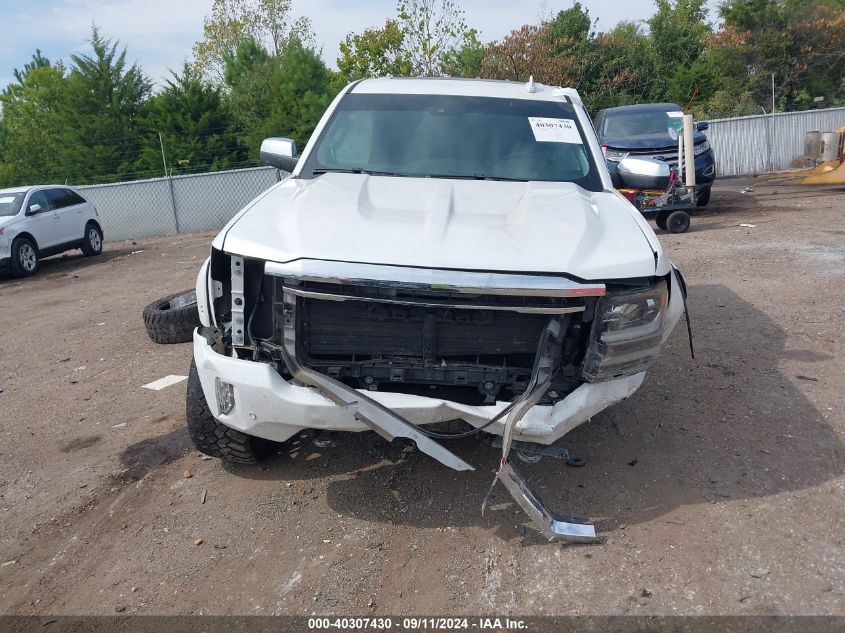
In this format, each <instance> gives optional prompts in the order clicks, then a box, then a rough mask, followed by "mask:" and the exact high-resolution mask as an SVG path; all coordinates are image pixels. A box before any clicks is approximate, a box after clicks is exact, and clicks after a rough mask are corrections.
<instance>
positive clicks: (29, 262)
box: [11, 237, 40, 277]
mask: <svg viewBox="0 0 845 633" xmlns="http://www.w3.org/2000/svg"><path fill="white" fill-rule="evenodd" d="M39 265H40V262H39V261H38V249H37V248H36V247H35V244H34V243H33V242H32V241H31V240H29V239H27V238H25V237H19V238H17V239H16V240H15V241H14V242H12V263H11V266H12V276H14V277H29V276H30V275H34V274H35V273H37V272H38V266H39Z"/></svg>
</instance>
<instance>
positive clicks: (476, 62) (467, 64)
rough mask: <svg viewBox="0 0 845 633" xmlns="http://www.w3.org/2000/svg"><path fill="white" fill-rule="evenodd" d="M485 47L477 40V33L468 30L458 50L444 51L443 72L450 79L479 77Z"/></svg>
mask: <svg viewBox="0 0 845 633" xmlns="http://www.w3.org/2000/svg"><path fill="white" fill-rule="evenodd" d="M486 50H487V47H486V46H485V45H484V44H483V43H482V42H481V40H480V39H478V31H476V30H475V29H469V30H468V31H467V32H466V33H465V34H464V38H463V42H462V43H461V44H460V46H459V47H458V48H454V49H451V50H448V51H446V53H445V54H444V56H443V72H444V73H445V74H446V75H449V76H450V77H479V76H481V67H482V65H483V63H484V53H485V51H486Z"/></svg>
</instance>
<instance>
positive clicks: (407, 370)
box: [208, 251, 671, 542]
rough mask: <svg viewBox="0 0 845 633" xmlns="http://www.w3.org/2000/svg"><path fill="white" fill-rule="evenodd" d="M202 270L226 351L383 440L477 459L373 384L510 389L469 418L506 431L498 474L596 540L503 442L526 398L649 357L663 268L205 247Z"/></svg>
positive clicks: (442, 456) (528, 504)
mask: <svg viewBox="0 0 845 633" xmlns="http://www.w3.org/2000/svg"><path fill="white" fill-rule="evenodd" d="M208 277H209V293H208V312H209V321H213V325H216V326H217V328H218V330H220V331H222V332H223V340H224V342H225V348H226V350H227V353H228V354H230V355H231V356H232V357H234V358H238V359H242V360H250V361H256V362H260V363H264V364H266V365H269V366H271V367H273V368H274V370H275V371H276V372H277V373H278V375H279V376H280V377H281V378H282V379H284V380H285V381H287V382H289V383H291V384H299V385H304V386H308V387H311V388H313V389H315V390H317V391H318V392H319V393H320V394H322V395H323V396H324V397H325V398H327V399H328V400H330V401H331V402H332V403H334V405H337V406H338V407H341V408H342V409H344V410H345V411H347V412H349V414H350V415H351V416H353V417H354V418H355V420H357V421H359V422H361V423H362V424H363V425H365V427H368V428H370V429H372V430H374V431H376V432H377V433H379V434H380V435H382V436H383V437H385V438H386V439H387V440H392V439H393V438H394V437H406V438H409V439H412V440H413V441H414V442H415V443H416V444H417V446H418V447H419V449H420V450H422V451H423V452H425V453H427V454H428V455H430V456H432V457H434V458H435V459H437V460H438V461H440V462H441V463H443V464H445V465H447V466H449V467H451V468H454V469H456V470H472V466H470V465H469V464H467V463H466V462H465V461H463V460H462V459H461V458H459V457H458V456H456V455H455V454H453V453H452V452H451V451H449V450H448V449H446V448H445V447H444V446H442V445H441V444H440V443H438V442H436V441H435V439H440V438H442V437H445V436H443V434H439V433H433V432H430V431H428V430H427V429H426V428H425V424H424V423H413V422H411V421H409V419H407V418H406V417H404V416H403V415H400V414H399V413H398V412H397V411H395V410H393V409H392V408H390V407H388V406H385V405H384V404H383V403H382V402H379V401H378V400H377V398H378V397H379V396H380V394H382V393H399V394H413V395H416V396H422V397H430V398H440V399H443V400H447V401H449V402H452V403H455V406H462V405H463V406H466V407H491V408H492V407H494V406H500V405H501V404H502V403H506V405H505V406H504V407H503V408H500V410H498V412H497V413H496V415H494V416H492V417H491V418H490V419H489V420H488V421H487V422H485V423H477V422H475V421H473V422H472V424H473V426H475V427H476V428H475V429H474V430H473V431H471V432H470V433H472V432H478V431H481V430H485V431H491V432H495V433H500V434H501V435H502V458H501V465H500V468H499V470H498V472H497V474H496V481H501V482H502V483H503V485H504V486H505V487H506V488H507V490H508V491H509V492H510V493H511V495H513V497H514V498H515V500H516V501H517V503H518V504H519V505H520V507H522V508H523V510H524V511H525V512H526V513H527V514H528V515H529V516H530V517H531V519H532V520H533V521H534V523H535V525H536V527H537V528H538V529H539V530H540V531H541V532H542V533H543V534H544V535H545V536H547V537H548V538H550V539H552V538H562V539H566V540H572V541H579V542H594V541H595V540H596V536H595V528H594V527H593V526H591V525H586V524H581V523H577V522H575V521H573V520H568V519H566V518H564V517H562V516H560V515H557V514H555V513H553V512H551V511H550V510H548V509H547V508H546V507H545V505H544V504H543V502H542V501H541V500H540V498H539V497H538V496H537V495H535V494H534V493H533V492H532V491H531V490H530V488H529V487H528V486H527V484H526V483H525V481H524V480H523V479H522V478H521V477H520V475H519V474H518V473H517V472H516V470H515V469H514V468H513V465H512V464H511V463H510V462H509V461H508V456H509V453H510V450H511V446H512V443H513V439H514V436H515V434H517V433H518V432H519V430H518V427H519V423H520V420H522V419H523V418H524V416H525V415H526V414H527V413H528V412H529V411H530V410H531V409H532V408H533V407H535V406H537V405H545V406H548V407H550V408H551V407H554V405H556V404H557V403H559V402H562V401H563V400H565V399H566V398H567V396H569V395H570V394H572V393H573V392H574V391H576V390H577V389H579V388H581V387H582V386H583V385H585V384H588V383H600V382H604V381H612V380H614V379H617V378H620V377H630V376H636V375H638V374H641V372H643V371H644V370H645V369H646V367H647V366H648V365H649V364H650V363H651V362H653V360H654V358H655V357H656V355H657V351H658V348H659V345H660V343H661V341H662V337H663V336H664V334H665V331H666V327H667V321H668V319H667V317H666V314H667V309H666V308H667V305H668V286H667V281H668V280H670V279H671V273H670V276H668V277H667V278H658V279H638V280H631V281H627V282H626V283H615V284H607V285H606V284H603V283H579V282H576V281H573V280H570V279H568V278H566V277H561V276H550V275H528V274H503V273H479V272H466V271H450V270H436V269H421V268H409V267H399V266H380V265H368V264H351V263H343V262H327V261H321V260H297V261H294V262H291V263H286V264H280V263H275V262H263V261H259V260H252V259H248V258H243V257H240V256H234V255H233V256H229V255H227V254H225V253H222V252H221V251H213V252H212V258H211V262H210V270H209V275H208ZM215 280H216V281H215ZM466 434H467V433H464V434H461V435H462V436H465V435H466ZM494 483H495V482H494ZM485 504H486V500H485Z"/></svg>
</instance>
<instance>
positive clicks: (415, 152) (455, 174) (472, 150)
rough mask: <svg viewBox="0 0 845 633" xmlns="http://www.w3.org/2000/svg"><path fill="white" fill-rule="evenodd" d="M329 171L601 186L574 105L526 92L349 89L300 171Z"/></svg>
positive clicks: (308, 173) (311, 173)
mask: <svg viewBox="0 0 845 633" xmlns="http://www.w3.org/2000/svg"><path fill="white" fill-rule="evenodd" d="M332 171H339V172H353V173H369V174H377V175H386V176H411V177H429V178H465V179H479V180H487V179H489V180H516V181H531V180H539V181H554V182H573V183H575V184H578V185H580V186H581V187H583V188H584V189H587V190H590V191H601V190H602V189H603V187H602V182H601V178H600V176H599V173H598V171H597V169H596V166H595V163H594V161H593V158H592V155H591V153H590V150H589V148H588V147H587V145H586V144H585V140H584V134H583V130H582V129H581V125H580V124H579V122H578V120H577V118H576V116H575V112H574V110H573V108H572V105H571V104H569V103H565V102H558V101H537V100H528V99H502V98H491V97H466V96H451V95H449V96H444V95H407V94H349V95H347V96H345V97H344V98H343V99H342V100H341V102H340V104H339V106H338V108H337V109H336V110H335V112H334V113H333V114H332V117H331V119H330V121H329V123H328V125H327V127H326V129H325V130H323V133H322V134H321V135H320V137H319V138H318V139H317V141H316V144H315V146H314V148H313V151H312V152H311V154H310V157H309V159H308V162H307V163H306V165H305V166H304V167H303V170H302V171H301V176H302V177H303V178H310V177H314V176H317V175H319V174H321V173H325V172H332Z"/></svg>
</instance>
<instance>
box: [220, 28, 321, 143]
mask: <svg viewBox="0 0 845 633" xmlns="http://www.w3.org/2000/svg"><path fill="white" fill-rule="evenodd" d="M330 79H331V77H330V74H329V73H328V71H327V69H326V67H325V65H324V64H323V62H322V60H321V59H320V57H319V55H317V53H316V52H315V51H313V50H312V49H310V48H307V47H305V46H303V45H302V44H300V43H298V42H291V43H290V45H289V46H288V47H287V48H286V49H285V51H284V52H283V53H282V54H281V55H280V56H278V57H268V58H267V59H266V60H264V61H261V62H256V63H255V64H254V65H253V66H252V67H251V68H250V69H249V71H248V72H247V73H246V74H244V75H241V76H240V77H239V78H238V79H237V82H236V83H235V84H234V85H233V86H232V89H231V94H230V96H229V99H230V107H231V111H232V113H233V117H234V119H235V122H236V124H237V127H238V130H239V133H240V135H241V138H242V141H243V144H244V145H245V146H246V147H247V148H249V152H250V154H251V155H252V156H253V157H255V158H257V156H258V148H259V145H260V143H261V141H262V139H264V138H266V137H268V136H287V137H290V138H292V139H294V140H295V141H296V142H297V145H298V146H299V147H304V146H305V143H306V142H307V141H308V139H309V138H310V136H311V133H312V132H313V131H314V128H315V127H316V125H317V122H318V121H319V120H320V117H321V116H322V115H323V112H324V111H325V109H326V107H327V106H328V104H329V102H330V101H331V99H332V97H333V96H334V94H333V93H331V90H330Z"/></svg>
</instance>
